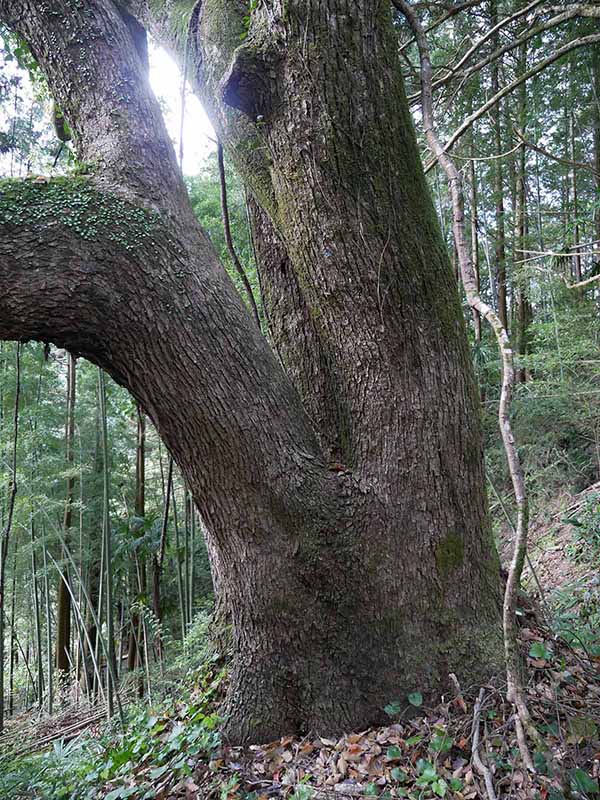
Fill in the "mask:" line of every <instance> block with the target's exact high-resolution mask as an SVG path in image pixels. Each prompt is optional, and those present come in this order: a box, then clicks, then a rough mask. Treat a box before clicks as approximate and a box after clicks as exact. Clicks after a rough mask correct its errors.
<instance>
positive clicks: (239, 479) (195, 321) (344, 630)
mask: <svg viewBox="0 0 600 800" xmlns="http://www.w3.org/2000/svg"><path fill="white" fill-rule="evenodd" d="M82 6H83V8H82V9H81V10H79V9H78V10H75V11H74V10H70V11H69V15H68V20H65V19H63V18H62V16H61V14H58V15H55V14H54V13H53V11H54V10H55V7H60V8H62V5H61V3H59V2H58V0H56V2H48V3H44V4H38V3H34V2H32V0H19V2H16V3H15V2H14V0H10V2H9V0H0V14H1V16H2V18H3V19H4V20H5V21H6V22H8V23H9V24H11V25H12V26H14V27H15V28H16V29H17V30H18V31H19V32H20V33H21V34H22V35H24V36H25V37H26V38H27V40H28V41H29V42H30V44H31V47H32V49H33V52H34V53H35V55H36V57H37V59H38V60H39V62H40V63H41V65H42V67H43V68H44V70H45V71H46V74H47V75H48V79H49V82H50V86H51V89H52V91H53V93H54V95H55V96H56V99H57V101H58V102H59V104H60V105H61V108H63V109H64V112H65V115H66V117H67V119H68V121H69V124H70V126H71V128H72V130H73V132H74V138H75V144H76V147H77V149H78V154H79V158H80V160H81V161H84V162H91V163H92V165H93V174H92V177H91V178H90V179H89V180H88V181H84V182H81V181H79V182H76V183H74V184H73V185H71V186H66V185H65V184H64V182H57V183H55V182H50V183H49V184H48V185H44V184H39V183H34V182H26V183H25V184H23V185H20V186H14V185H13V186H11V187H5V188H4V190H3V195H2V196H0V226H1V227H0V289H2V291H1V292H0V320H1V321H0V336H2V337H3V338H17V337H18V338H38V339H43V340H46V339H51V340H52V341H55V342H57V343H58V344H60V345H62V346H66V347H68V348H69V349H71V351H73V352H76V353H79V354H81V355H83V356H85V357H87V358H90V359H91V360H92V361H94V362H96V363H98V364H100V365H101V366H103V367H104V368H105V369H107V370H108V371H109V372H110V373H111V375H112V376H113V377H114V378H115V379H116V380H117V381H118V382H120V383H121V384H123V385H124V386H126V387H127V388H128V389H129V390H130V391H131V392H132V394H133V395H134V396H135V397H136V398H137V399H138V400H139V402H140V403H141V404H142V406H143V407H144V408H145V410H146V411H147V413H148V414H149V416H150V417H151V418H152V420H153V421H154V423H155V425H156V426H157V429H158V430H159V432H160V434H161V436H162V437H163V439H164V441H165V442H166V444H167V445H168V447H169V449H170V451H171V453H172V455H173V456H174V458H175V459H176V461H177V463H178V465H179V467H180V468H181V470H182V473H183V475H184V478H185V481H186V483H187V485H188V486H189V487H190V489H191V491H192V493H193V496H194V500H195V502H196V504H197V505H198V508H199V509H200V511H201V514H202V516H203V518H204V520H205V521H206V524H207V528H208V531H209V541H208V548H209V552H210V555H211V561H212V568H213V572H214V575H215V585H216V586H217V587H218V588H219V591H220V592H222V593H223V594H224V596H225V598H226V602H227V606H228V611H229V613H230V615H231V619H232V621H233V628H234V642H235V660H234V664H233V669H232V676H231V690H230V693H229V700H228V708H227V725H226V730H227V733H228V734H229V735H230V736H231V737H232V738H235V739H249V738H252V739H255V740H260V739H269V738H272V737H273V736H275V735H278V734H281V733H284V732H286V731H292V730H307V729H310V728H313V729H317V730H320V731H334V730H341V729H351V728H356V727H362V726H365V725H367V724H369V723H373V722H376V721H378V720H381V719H382V718H383V711H382V709H383V706H384V705H385V704H386V703H387V702H388V701H390V700H392V699H400V700H401V701H405V700H406V695H407V694H408V693H409V692H411V691H414V690H416V689H418V690H420V691H422V692H423V693H424V694H425V695H426V696H433V694H434V693H436V692H438V691H439V690H440V689H441V688H442V687H444V686H445V684H446V681H447V676H448V673H449V672H452V671H454V672H456V673H457V674H458V676H459V679H461V680H462V681H464V683H465V685H471V684H472V683H473V682H476V681H480V680H483V679H487V678H489V677H490V675H491V674H493V673H494V672H495V671H496V670H497V669H498V668H499V666H500V664H501V659H502V655H501V653H502V646H501V635H500V625H499V620H500V606H499V597H500V577H499V569H498V561H497V556H496V554H495V551H494V546H493V543H492V539H491V534H490V527H489V523H488V518H487V513H486V502H485V495H484V478H483V465H482V448H481V437H480V431H479V419H478V410H477V394H476V390H475V387H474V382H473V376H472V371H471V366H470V362H469V354H468V350H467V344H466V335H465V326H464V321H463V319H462V317H461V312H460V305H459V301H458V294H457V289H456V283H455V280H454V278H453V276H452V274H451V270H450V265H449V263H448V259H447V255H446V252H445V248H444V245H443V242H442V239H441V235H440V232H439V230H438V224H437V220H436V218H435V215H434V212H433V208H432V204H431V201H430V198H429V194H428V191H427V187H426V184H425V180H424V176H423V172H422V169H421V165H420V162H419V158H418V152H417V148H416V142H415V136H414V131H413V127H412V122H411V119H410V116H409V113H408V109H407V103H406V100H405V96H404V89H403V86H402V82H401V79H400V73H399V67H398V63H397V58H396V42H395V39H394V32H393V27H392V24H391V16H390V12H389V8H388V6H387V3H385V2H379V1H378V2H376V1H375V0H359V2H354V3H352V4H349V3H347V2H346V0H327V2H323V0H320V2H316V0H314V1H313V0H304V1H303V2H298V0H292V2H287V3H286V4H285V9H283V8H282V6H281V4H280V3H279V2H273V3H270V4H268V5H267V4H259V6H258V7H257V8H256V9H255V10H254V11H253V12H252V14H251V15H250V28H249V30H248V31H247V36H246V38H245V39H244V41H243V43H242V44H240V42H241V38H240V36H241V34H242V33H243V32H244V22H243V19H242V18H243V16H244V14H245V13H246V11H245V10H244V7H243V5H242V4H241V3H237V2H236V1H235V0H231V2H230V0H225V1H224V2H223V0H219V2H216V0H205V2H204V3H202V4H201V5H200V4H195V6H194V18H193V19H192V20H191V25H190V31H191V35H192V41H191V44H192V47H191V54H192V56H193V57H194V58H195V72H194V74H195V82H196V87H197V88H198V89H199V90H201V91H202V93H203V94H204V97H205V102H206V103H207V105H208V106H209V108H210V109H211V113H212V115H213V118H214V121H215V124H216V125H217V127H218V129H219V135H220V136H221V137H222V139H223V142H224V144H225V146H226V147H227V149H228V150H229V153H230V155H231V157H232V159H233V161H234V163H235V164H236V166H237V168H238V169H239V170H240V172H241V173H242V175H243V176H244V177H245V179H246V181H247V182H248V186H249V188H250V191H251V192H252V194H253V195H254V198H255V201H256V202H257V203H258V204H259V205H260V207H261V210H260V211H259V210H257V212H256V216H255V223H256V222H257V220H258V218H259V216H260V215H262V219H263V224H262V226H261V227H260V229H259V227H258V226H257V224H255V226H254V227H255V234H256V239H257V249H258V251H259V254H260V255H261V266H262V267H264V268H266V270H265V269H263V275H264V276H265V281H267V279H268V280H269V281H270V284H271V285H270V286H269V287H268V291H267V294H269V293H270V298H271V299H270V301H269V308H268V311H269V314H270V317H271V320H272V324H273V330H272V335H273V339H274V340H275V342H276V344H277V347H278V350H279V352H280V357H281V360H282V361H283V363H284V364H285V365H286V366H287V367H289V368H290V373H291V377H292V380H293V382H294V385H295V388H294V386H292V383H291V382H290V380H289V378H288V377H287V376H286V375H285V373H284V372H283V370H282V369H281V367H280V364H279V362H278V360H277V359H276V357H275V356H274V354H273V352H272V351H271V350H270V349H269V347H268V344H267V342H266V340H265V339H264V338H263V337H262V336H261V334H260V332H259V331H257V329H256V326H255V324H254V323H253V321H252V319H251V318H250V317H249V315H248V313H247V311H246V309H245V308H244V305H243V303H242V302H241V300H240V298H239V297H238V296H237V295H236V292H235V290H234V288H233V285H232V284H231V282H230V281H229V279H228V278H227V276H226V275H225V273H224V271H223V269H222V267H221V266H220V265H219V264H218V263H217V260H216V257H215V255H214V251H213V249H212V246H211V245H210V242H209V241H208V238H207V237H206V235H205V234H204V233H203V232H202V231H201V230H200V228H199V227H198V225H197V223H196V222H195V220H194V219H193V216H192V213H191V210H190V207H189V203H188V200H187V197H186V195H185V191H184V188H183V184H182V181H181V178H180V176H179V173H178V171H177V167H176V163H175V159H174V155H173V153H172V149H171V147H170V145H169V142H168V138H167V135H166V133H165V131H164V127H163V123H162V120H161V118H160V114H159V110H158V106H157V104H156V102H155V100H154V98H153V97H152V96H151V95H150V92H149V89H148V86H147V82H146V80H145V77H144V74H143V67H142V64H141V61H140V60H139V58H138V55H137V51H136V49H135V47H134V44H133V41H132V39H131V37H130V34H129V32H128V29H127V27H126V26H125V25H124V24H123V23H122V21H121V19H120V17H119V15H118V14H117V13H116V12H115V8H114V6H113V5H112V3H110V2H108V0H88V1H87V2H85V3H83V4H82ZM130 6H132V8H131V10H132V11H133V12H136V13H139V14H142V15H144V14H145V16H144V19H145V21H146V23H147V24H152V25H153V31H154V33H155V34H156V35H158V36H159V37H162V38H163V40H165V41H168V40H169V38H170V36H171V34H170V30H171V29H170V27H169V24H168V23H169V20H168V15H167V14H166V12H165V13H157V12H156V4H155V3H153V4H152V9H153V12H152V14H150V10H149V9H148V8H146V7H145V5H144V4H143V3H131V4H130ZM169 7H170V5H169ZM198 12H199V15H198ZM65 22H66V23H67V24H65ZM73 35H77V38H78V41H80V42H81V44H78V48H77V50H78V52H80V51H84V52H85V59H84V61H85V69H74V68H73V65H72V63H71V61H70V58H71V56H70V55H69V56H68V57H64V56H65V54H67V53H69V52H70V50H69V48H70V44H69V41H70V37H71V36H73ZM170 41H171V45H172V46H173V48H174V49H176V47H177V46H179V47H180V48H181V44H182V43H181V40H179V43H178V44H177V42H174V40H172V39H171V40H170ZM61 53H62V56H61V55H60V54H61ZM115 87H117V89H118V90H115ZM125 89H126V90H125ZM223 98H225V99H226V100H227V103H225V102H224V101H223ZM107 192H110V193H111V196H109V195H108V194H107ZM138 206H143V207H144V209H146V210H142V209H141V208H139V207H138ZM31 222H32V223H33V224H30V223H31ZM268 237H271V239H272V241H273V243H274V247H273V249H272V250H271V249H270V248H269V240H268ZM275 240H276V242H275ZM277 248H279V250H278V249H277ZM261 251H262V252H261ZM277 270H280V271H281V274H278V272H277ZM278 304H280V307H279V309H278V307H277V306H278ZM290 315H292V316H290ZM294 315H295V316H294ZM107 320H110V325H109V326H107ZM287 323H289V324H290V326H291V327H290V328H287V329H286V328H285V325H286V324H287ZM294 326H295V327H296V329H297V330H299V331H301V332H302V334H304V332H306V336H304V335H300V336H298V337H296V336H294V335H293V329H294ZM311 375H313V376H314V380H311V379H310V376H311ZM313 385H314V388H312V387H313Z"/></svg>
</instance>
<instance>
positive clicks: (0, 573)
mask: <svg viewBox="0 0 600 800" xmlns="http://www.w3.org/2000/svg"><path fill="white" fill-rule="evenodd" d="M20 396H21V344H20V342H17V344H16V345H15V402H14V412H13V440H12V455H11V463H10V472H11V480H10V489H9V494H8V508H7V513H6V522H5V524H4V528H3V529H2V537H1V538H0V733H2V731H3V730H4V614H5V596H6V591H5V590H6V561H7V559H8V544H9V542H10V534H11V530H12V523H13V514H14V510H15V500H16V498H17V452H18V441H19V400H20Z"/></svg>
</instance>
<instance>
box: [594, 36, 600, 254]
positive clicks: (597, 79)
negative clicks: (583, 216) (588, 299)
mask: <svg viewBox="0 0 600 800" xmlns="http://www.w3.org/2000/svg"><path fill="white" fill-rule="evenodd" d="M596 29H597V30H598V31H600V20H596ZM592 104H593V107H592V116H593V120H594V172H595V178H594V186H595V189H596V200H597V201H598V198H600V44H596V45H594V46H593V47H592ZM594 221H595V226H594V230H595V235H594V239H595V240H596V241H597V242H598V244H597V246H596V249H597V250H598V258H600V203H599V202H596V207H595V209H594Z"/></svg>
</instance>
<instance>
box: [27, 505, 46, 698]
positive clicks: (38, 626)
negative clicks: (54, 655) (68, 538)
mask: <svg viewBox="0 0 600 800" xmlns="http://www.w3.org/2000/svg"><path fill="white" fill-rule="evenodd" d="M29 531H30V536H31V581H32V586H33V611H34V616H35V650H36V667H37V678H38V702H39V706H40V708H41V707H42V705H43V703H44V660H43V655H42V619H41V612H40V594H39V586H38V571H37V553H36V538H35V522H34V519H33V509H32V510H31V511H30V518H29Z"/></svg>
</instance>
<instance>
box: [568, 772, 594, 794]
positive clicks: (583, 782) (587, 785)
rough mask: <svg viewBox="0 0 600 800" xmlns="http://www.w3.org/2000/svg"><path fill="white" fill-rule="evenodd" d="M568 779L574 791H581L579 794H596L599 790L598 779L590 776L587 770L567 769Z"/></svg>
mask: <svg viewBox="0 0 600 800" xmlns="http://www.w3.org/2000/svg"><path fill="white" fill-rule="evenodd" d="M569 779H570V781H571V788H572V789H573V791H575V792H581V794H585V795H589V794H597V793H598V792H600V787H599V786H598V781H595V780H593V779H592V778H590V776H589V775H588V774H587V772H584V770H582V769H579V768H578V769H572V770H569Z"/></svg>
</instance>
